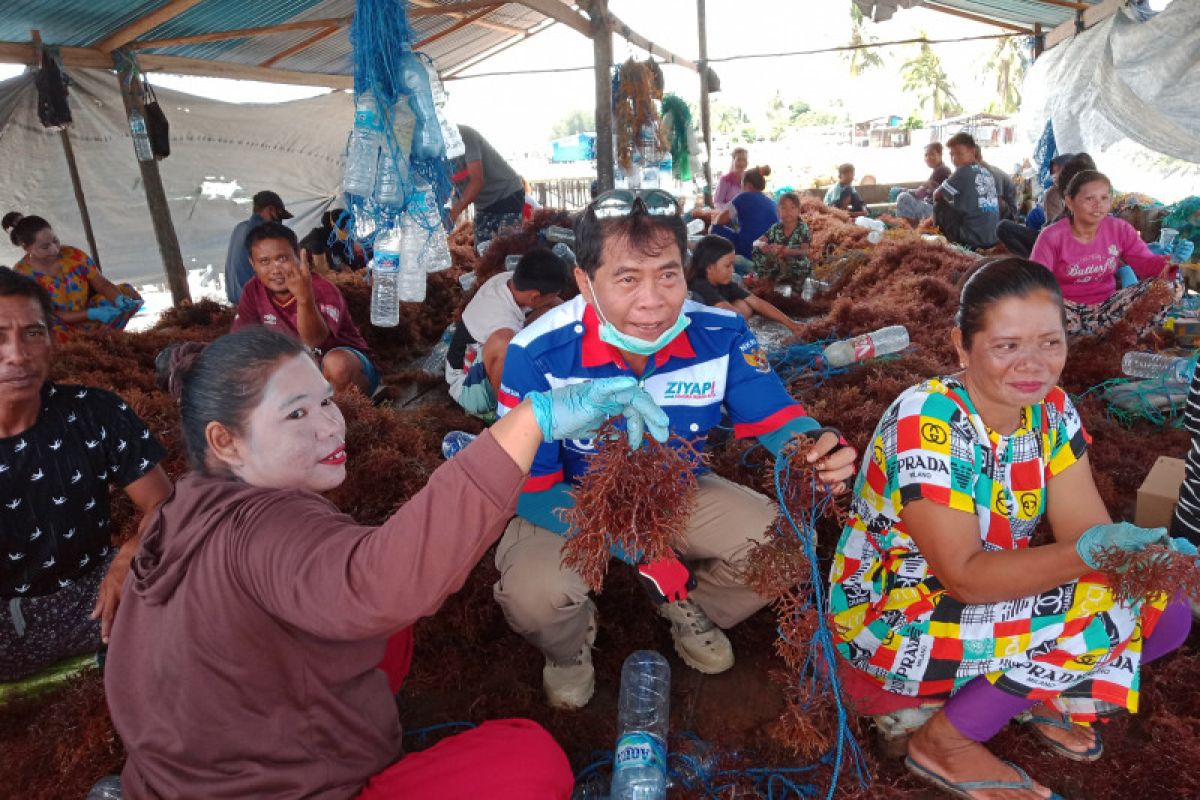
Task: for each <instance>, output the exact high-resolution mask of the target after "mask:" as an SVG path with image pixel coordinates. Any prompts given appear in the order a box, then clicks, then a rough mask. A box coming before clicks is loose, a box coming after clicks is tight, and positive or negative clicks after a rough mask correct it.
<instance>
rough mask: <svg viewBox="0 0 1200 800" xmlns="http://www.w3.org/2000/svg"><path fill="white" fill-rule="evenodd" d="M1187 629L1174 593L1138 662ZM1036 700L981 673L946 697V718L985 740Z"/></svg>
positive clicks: (1174, 643) (1180, 638) (1169, 647)
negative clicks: (1016, 693)
mask: <svg viewBox="0 0 1200 800" xmlns="http://www.w3.org/2000/svg"><path fill="white" fill-rule="evenodd" d="M1191 629H1192V607H1191V605H1190V604H1189V603H1188V601H1187V600H1186V599H1183V598H1179V597H1177V598H1175V599H1174V600H1173V601H1172V602H1171V603H1170V605H1168V606H1167V607H1166V609H1164V610H1163V614H1162V616H1161V617H1159V620H1158V625H1156V626H1155V627H1154V633H1152V634H1150V637H1149V638H1148V639H1146V641H1145V643H1144V644H1143V645H1142V663H1143V664H1148V663H1150V662H1151V661H1153V660H1154V659H1156V658H1161V657H1162V656H1164V655H1166V654H1167V653H1170V652H1171V651H1173V650H1175V649H1176V648H1178V647H1179V646H1180V645H1182V644H1183V643H1184V641H1186V640H1187V637H1188V633H1189V632H1190V631H1191ZM1039 702H1041V701H1039V700H1030V699H1029V698H1027V697H1018V696H1017V695H1015V694H1009V693H1008V692H1006V691H1004V690H1003V689H997V688H996V687H995V686H993V685H992V683H991V681H989V680H988V679H987V678H982V677H981V678H976V679H975V680H973V681H971V682H970V683H968V684H967V685H966V686H964V687H963V688H962V689H961V690H960V691H959V692H958V693H956V694H955V695H954V696H953V697H951V698H950V699H949V700H947V701H946V706H945V711H946V719H948V720H950V724H951V725H953V726H954V728H955V730H957V731H958V732H959V733H961V734H962V735H963V736H966V737H967V738H968V739H974V740H975V741H977V742H986V741H987V740H988V739H991V738H992V737H993V736H995V735H996V734H997V733H999V732H1000V731H1001V730H1002V729H1003V728H1004V726H1005V725H1007V724H1008V722H1009V720H1011V719H1012V718H1013V717H1015V716H1017V714H1020V713H1021V712H1022V711H1026V710H1028V709H1030V708H1033V707H1034V706H1036V705H1037V704H1038V703H1039Z"/></svg>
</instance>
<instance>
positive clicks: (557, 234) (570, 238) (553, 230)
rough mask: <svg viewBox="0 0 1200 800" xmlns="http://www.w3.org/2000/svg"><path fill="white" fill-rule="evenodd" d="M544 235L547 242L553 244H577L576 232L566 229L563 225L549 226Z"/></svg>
mask: <svg viewBox="0 0 1200 800" xmlns="http://www.w3.org/2000/svg"><path fill="white" fill-rule="evenodd" d="M542 235H543V236H545V237H546V241H547V242H550V243H551V244H558V243H559V242H562V243H563V244H575V231H573V230H571V229H570V228H564V227H562V226H561V225H549V226H547V227H546V228H545V229H544V230H543V231H542Z"/></svg>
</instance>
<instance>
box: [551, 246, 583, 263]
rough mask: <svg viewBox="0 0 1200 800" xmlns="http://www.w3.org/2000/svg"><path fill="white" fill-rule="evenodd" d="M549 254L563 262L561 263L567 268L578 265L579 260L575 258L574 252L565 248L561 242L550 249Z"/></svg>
mask: <svg viewBox="0 0 1200 800" xmlns="http://www.w3.org/2000/svg"><path fill="white" fill-rule="evenodd" d="M550 252H551V253H554V255H556V256H558V257H559V258H561V259H562V260H563V263H564V264H566V265H567V266H568V267H574V266H576V265H577V264H579V259H577V258H576V257H575V251H574V250H572V249H571V248H570V247H567V245H566V244H564V243H563V242H559V243H558V244H556V245H554V247H551V248H550Z"/></svg>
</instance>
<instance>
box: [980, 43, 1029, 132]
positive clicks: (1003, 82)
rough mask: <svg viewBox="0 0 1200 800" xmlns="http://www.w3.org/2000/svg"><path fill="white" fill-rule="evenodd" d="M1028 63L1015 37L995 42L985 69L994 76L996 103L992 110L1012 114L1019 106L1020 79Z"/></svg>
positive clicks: (993, 104)
mask: <svg viewBox="0 0 1200 800" xmlns="http://www.w3.org/2000/svg"><path fill="white" fill-rule="evenodd" d="M1026 66H1028V62H1027V60H1026V58H1025V52H1024V50H1023V49H1022V48H1021V44H1020V42H1019V41H1018V40H1017V37H1015V36H1009V37H1006V38H1004V39H998V40H997V41H996V47H995V48H993V50H992V54H991V56H990V57H989V58H988V62H987V66H986V67H985V69H987V70H988V71H989V72H993V73H995V75H996V102H994V103H992V104H991V106H992V109H993V110H996V111H999V112H1000V113H1002V114H1012V113H1014V112H1015V111H1016V110H1017V109H1018V108H1020V106H1021V78H1022V77H1024V75H1025V68H1026Z"/></svg>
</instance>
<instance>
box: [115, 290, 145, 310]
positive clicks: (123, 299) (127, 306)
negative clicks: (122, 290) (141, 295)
mask: <svg viewBox="0 0 1200 800" xmlns="http://www.w3.org/2000/svg"><path fill="white" fill-rule="evenodd" d="M141 307H142V301H141V300H138V299H137V298H136V297H130V296H129V295H127V294H123V295H119V296H118V297H117V308H119V309H121V310H122V311H137V310H138V309H139V308H141Z"/></svg>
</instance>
